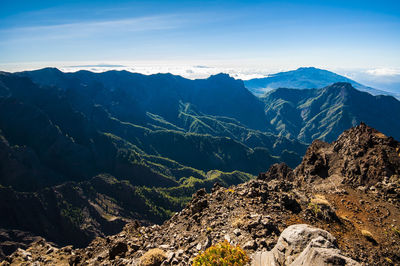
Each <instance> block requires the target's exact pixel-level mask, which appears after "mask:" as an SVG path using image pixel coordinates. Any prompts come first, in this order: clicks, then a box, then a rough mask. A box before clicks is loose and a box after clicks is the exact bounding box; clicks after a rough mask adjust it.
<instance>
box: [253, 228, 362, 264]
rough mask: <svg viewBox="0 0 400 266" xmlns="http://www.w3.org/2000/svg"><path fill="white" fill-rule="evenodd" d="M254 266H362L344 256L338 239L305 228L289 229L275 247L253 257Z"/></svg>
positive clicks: (322, 232) (320, 230)
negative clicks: (338, 245)
mask: <svg viewBox="0 0 400 266" xmlns="http://www.w3.org/2000/svg"><path fill="white" fill-rule="evenodd" d="M252 265H254V266H282V265H291V266H296V265H315V266H317V265H318V266H320V265H360V264H359V263H358V262H356V261H355V260H353V259H351V258H349V257H346V256H343V255H342V254H341V251H340V250H339V249H338V247H337V242H336V239H335V238H334V237H333V236H332V235H331V234H330V233H328V232H327V231H325V230H322V229H319V228H315V227H312V226H310V225H306V224H296V225H292V226H289V227H288V228H286V229H285V230H284V231H283V232H282V234H281V236H280V237H279V239H278V242H277V244H276V246H275V247H274V248H273V249H272V250H271V251H267V252H257V253H255V254H254V255H253V257H252Z"/></svg>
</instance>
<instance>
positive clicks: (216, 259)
mask: <svg viewBox="0 0 400 266" xmlns="http://www.w3.org/2000/svg"><path fill="white" fill-rule="evenodd" d="M248 262H249V257H248V256H247V254H246V252H245V251H244V250H243V249H242V248H240V247H239V246H232V245H231V244H229V242H228V241H226V240H225V241H224V242H221V243H218V244H216V245H214V246H211V247H209V248H208V249H206V251H204V252H201V253H200V254H199V255H198V256H197V257H196V258H194V261H193V265H194V266H200V265H215V266H228V265H236V266H241V265H246V264H247V263H248Z"/></svg>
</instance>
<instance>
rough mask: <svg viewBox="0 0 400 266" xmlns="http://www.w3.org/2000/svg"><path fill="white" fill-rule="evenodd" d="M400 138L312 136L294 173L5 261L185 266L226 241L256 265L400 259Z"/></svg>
mask: <svg viewBox="0 0 400 266" xmlns="http://www.w3.org/2000/svg"><path fill="white" fill-rule="evenodd" d="M399 200H400V143H399V142H397V141H395V140H394V139H393V138H391V137H387V136H385V135H383V134H382V133H380V132H378V131H376V130H374V129H372V128H370V127H368V126H367V125H365V124H361V125H359V126H357V127H354V128H352V129H350V130H348V131H345V132H344V133H343V134H342V135H341V136H340V137H339V138H338V140H337V141H335V142H333V143H331V144H328V143H325V142H321V141H318V140H316V141H314V142H313V143H312V144H311V145H310V147H309V148H308V150H307V152H306V155H305V156H304V158H303V161H302V163H301V164H300V165H299V166H298V167H297V168H296V169H294V170H292V169H290V168H289V167H288V166H286V165H285V164H276V165H273V166H272V167H271V168H270V169H269V171H268V172H266V173H261V174H260V175H259V176H258V178H257V179H256V180H251V181H249V182H247V183H244V184H240V185H238V186H234V187H229V188H224V187H221V186H219V185H218V184H216V185H215V186H214V188H213V189H212V192H211V193H209V194H207V193H206V191H205V190H199V191H198V192H196V193H195V194H194V195H193V198H192V201H191V202H190V203H189V204H188V205H187V207H186V208H185V209H183V210H182V211H181V212H179V213H176V214H175V215H174V216H173V217H172V218H171V219H169V220H168V221H166V222H165V223H164V224H162V225H153V226H141V225H140V224H139V223H130V224H127V225H126V226H125V228H124V229H123V231H122V232H120V233H119V234H117V235H113V236H109V237H106V238H96V239H95V240H94V241H92V243H91V244H90V245H89V246H88V247H86V248H82V249H74V248H73V247H72V246H67V247H61V248H58V247H55V246H53V245H51V244H50V243H48V242H46V241H45V240H44V239H39V240H37V241H35V242H34V243H33V244H31V245H30V246H29V247H28V248H26V249H25V250H23V249H18V250H17V251H16V252H14V253H13V254H12V255H10V256H8V257H7V258H6V259H5V260H4V261H3V262H2V265H18V264H26V265H55V264H57V265H160V264H162V265H187V264H191V262H192V260H193V258H194V257H195V256H196V255H197V254H199V252H201V251H203V250H205V249H207V248H208V247H210V246H211V245H213V244H216V243H218V242H221V241H224V240H227V241H229V242H230V243H231V244H234V245H240V246H241V247H242V248H243V249H244V250H246V252H247V254H249V256H250V257H251V264H253V265H359V264H361V265H399V264H400V202H399Z"/></svg>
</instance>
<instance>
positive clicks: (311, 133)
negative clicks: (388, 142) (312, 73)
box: [261, 83, 400, 143]
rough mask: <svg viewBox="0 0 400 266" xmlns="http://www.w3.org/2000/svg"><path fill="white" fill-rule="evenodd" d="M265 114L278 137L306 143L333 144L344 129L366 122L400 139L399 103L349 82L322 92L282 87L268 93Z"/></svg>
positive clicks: (265, 97)
mask: <svg viewBox="0 0 400 266" xmlns="http://www.w3.org/2000/svg"><path fill="white" fill-rule="evenodd" d="M261 99H262V100H263V101H264V103H265V114H266V116H267V118H268V120H269V121H270V123H271V125H272V126H273V127H274V128H276V130H277V131H278V132H276V133H277V134H278V135H281V136H286V137H290V138H296V139H299V140H301V141H304V142H306V143H311V142H312V141H313V140H314V139H321V140H324V141H328V142H330V141H333V140H335V139H336V138H337V136H339V135H340V134H341V132H343V131H344V130H346V129H348V128H350V127H353V126H356V125H358V124H359V123H360V122H362V121H364V122H366V123H367V124H368V125H371V126H372V127H374V128H378V129H379V130H380V131H382V132H383V133H385V134H387V135H390V136H393V137H395V138H397V139H400V122H399V121H400V102H399V101H398V100H396V99H395V98H394V97H392V96H383V95H378V96H372V95H371V94H369V93H366V92H361V91H358V90H356V89H354V88H353V87H352V86H351V84H349V83H335V84H332V85H330V86H327V87H325V88H322V89H303V90H298V89H285V88H280V89H276V90H273V91H271V92H268V93H266V94H265V95H264V96H262V97H261Z"/></svg>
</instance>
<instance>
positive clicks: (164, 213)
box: [0, 69, 305, 255]
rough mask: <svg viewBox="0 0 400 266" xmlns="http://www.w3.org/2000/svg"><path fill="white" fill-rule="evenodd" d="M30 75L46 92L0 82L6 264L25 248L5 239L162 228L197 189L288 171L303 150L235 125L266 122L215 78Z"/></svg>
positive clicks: (78, 240)
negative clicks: (138, 224) (138, 225)
mask: <svg viewBox="0 0 400 266" xmlns="http://www.w3.org/2000/svg"><path fill="white" fill-rule="evenodd" d="M38 73H39V74H40V75H38V76H36V74H38ZM25 74H27V73H25ZM34 74H35V76H36V78H37V79H38V80H39V81H42V82H44V83H47V84H48V85H38V84H37V83H34V82H32V80H31V79H30V78H28V77H24V76H23V75H22V74H18V75H16V74H10V73H0V198H1V199H2V200H1V201H0V210H1V212H2V213H8V214H9V215H8V216H7V217H4V218H3V219H1V221H0V232H4V234H5V235H8V236H9V237H7V239H8V240H7V241H8V242H9V243H13V244H10V245H8V246H7V245H4V250H3V251H4V254H5V255H7V254H9V253H10V252H12V251H13V250H15V248H16V247H18V241H20V240H19V239H22V240H23V239H34V238H33V237H25V238H19V237H18V236H17V234H14V233H8V232H20V231H23V232H22V233H21V234H22V235H24V234H26V233H25V232H29V234H26V235H30V234H33V235H39V236H43V237H46V238H47V239H49V240H51V241H53V242H55V243H57V244H74V245H75V246H84V245H86V244H87V243H88V242H89V241H91V240H92V239H93V238H95V237H96V236H105V235H107V234H111V233H115V232H118V231H119V230H121V228H122V226H123V225H124V224H125V223H126V222H128V221H132V219H138V220H142V221H143V222H144V223H150V222H151V223H161V222H162V221H164V220H165V219H167V218H168V217H170V216H171V215H172V214H173V212H175V211H178V210H180V209H181V208H182V207H183V205H184V204H185V203H187V202H188V201H189V200H190V195H191V194H193V193H194V192H195V191H196V190H197V189H199V188H207V189H208V190H209V189H211V187H212V184H213V183H214V182H216V181H218V182H220V183H222V184H225V185H227V186H228V185H232V184H239V183H243V182H245V181H248V180H249V179H251V178H252V177H253V175H252V174H257V173H258V172H259V171H262V170H263V169H265V168H267V167H269V166H270V165H271V164H273V163H276V162H280V161H282V160H283V161H286V162H287V163H289V164H290V165H296V164H297V163H298V162H299V161H300V154H303V153H304V151H305V145H304V144H302V143H301V142H299V141H294V140H289V139H287V138H285V137H278V136H275V135H273V134H271V133H266V132H264V131H259V130H256V129H254V128H251V127H248V126H246V125H245V124H246V123H245V122H243V123H242V122H240V121H239V120H240V119H245V118H244V117H242V118H241V116H242V115H243V114H244V113H242V112H241V111H240V108H241V105H242V106H243V110H244V111H245V112H248V113H252V114H255V115H254V117H253V118H254V119H255V120H254V121H253V122H251V121H252V120H251V119H249V120H248V121H250V123H255V122H257V123H259V122H260V120H259V118H257V113H260V112H261V115H260V117H261V118H262V119H263V120H262V123H261V122H260V123H261V124H264V125H265V120H264V119H265V115H264V114H263V109H262V103H261V102H260V101H259V100H258V99H257V98H255V97H254V96H253V95H251V94H250V93H249V92H248V91H247V90H246V89H245V88H244V87H243V84H241V83H240V82H239V83H238V82H236V81H235V80H233V79H231V78H228V77H227V76H224V75H222V76H217V77H213V78H210V79H208V80H199V81H195V82H194V83H193V84H194V85H193V84H192V83H191V81H189V80H185V79H182V78H179V77H174V76H170V75H155V76H150V77H147V76H143V75H139V78H138V80H137V79H136V75H135V74H132V73H125V72H110V73H107V74H105V73H104V75H110V76H111V77H108V76H107V77H106V78H104V79H105V81H103V80H102V79H103V76H102V75H97V74H95V75H94V74H93V73H90V72H89V73H88V72H80V73H73V74H65V73H62V72H60V71H58V70H55V69H45V70H42V71H38V72H34ZM92 74H93V75H94V77H92V76H91V75H92ZM74 75H82V76H83V78H82V80H81V79H78V77H75V76H74ZM119 75H122V77H119ZM125 75H127V76H128V78H127V77H125ZM131 75H132V76H133V77H134V78H132V80H133V81H130V78H129V77H131ZM88 76H89V77H88ZM113 78H114V79H115V80H114V81H113ZM148 79H149V80H148ZM124 80H126V81H124ZM175 80H177V81H175ZM124 82H126V83H127V84H126V85H124ZM109 83H110V84H114V85H115V86H116V87H112V86H111V85H110V84H109ZM186 83H188V84H189V85H188V86H186ZM196 84H197V85H196ZM124 86H125V87H124ZM153 86H154V87H153ZM175 88H177V89H175ZM229 90H236V91H237V92H236V93H229V92H228V91H229ZM188 91H191V92H188ZM202 91H204V93H205V94H204V95H208V96H210V95H214V94H215V95H217V96H215V97H216V100H218V99H219V100H221V101H222V102H221V103H222V107H223V108H222V107H221V106H219V104H218V102H212V103H207V102H206V100H205V96H204V95H203V94H202ZM168 92H171V93H170V95H169V96H170V98H168V97H167V94H168ZM141 93H142V94H141ZM222 94H226V95H227V96H226V97H225V99H222V98H223V97H222ZM177 95H178V96H177ZM179 95H181V96H179ZM218 95H219V96H218ZM190 97H192V98H193V99H192V100H191V101H192V102H184V101H183V100H185V101H186V100H187V101H189V100H190ZM210 97H211V96H210ZM218 97H219V98H218ZM246 97H248V99H247V100H246ZM211 99H214V98H212V97H211ZM223 100H225V102H223ZM242 100H245V102H244V103H242V102H241V101H242ZM253 103H254V104H255V105H254V106H252V104H253ZM168 104H169V106H168ZM246 106H248V107H246ZM233 107H235V108H233ZM238 107H240V108H238ZM225 108H226V109H225ZM229 108H231V110H228V109H229ZM246 108H247V109H246ZM200 110H202V111H200ZM207 110H208V111H207ZM150 111H152V112H153V113H151V112H150ZM205 111H207V112H210V113H203V112H205ZM162 115H163V116H162ZM222 115H229V116H232V117H227V116H222ZM224 171H225V172H224ZM136 203H137V204H136ZM12 237H15V238H16V239H14V242H13V239H11V238H12ZM22 240H21V241H22ZM24 241H25V240H24ZM21 244H22V246H23V245H26V241H25V242H24V243H21ZM0 253H1V252H0ZM2 254H3V253H2Z"/></svg>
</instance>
